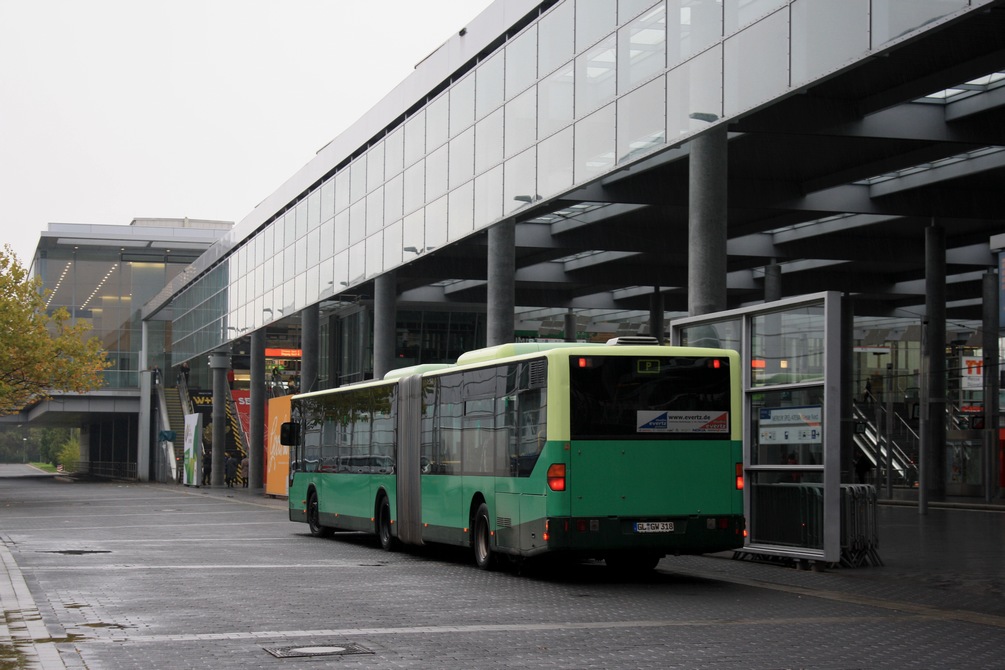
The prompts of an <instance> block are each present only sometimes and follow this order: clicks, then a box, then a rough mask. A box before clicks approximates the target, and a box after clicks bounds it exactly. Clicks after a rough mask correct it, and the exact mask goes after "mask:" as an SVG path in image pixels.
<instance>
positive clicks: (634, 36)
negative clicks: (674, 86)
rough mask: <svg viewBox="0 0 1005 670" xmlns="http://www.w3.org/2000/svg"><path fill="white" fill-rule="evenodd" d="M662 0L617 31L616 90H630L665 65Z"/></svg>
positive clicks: (664, 29)
mask: <svg viewBox="0 0 1005 670" xmlns="http://www.w3.org/2000/svg"><path fill="white" fill-rule="evenodd" d="M666 33H667V30H666V8H665V7H664V6H663V3H660V4H659V5H657V6H656V7H653V8H652V9H651V10H649V11H648V12H646V13H645V14H643V15H642V16H640V17H638V18H637V19H635V20H634V21H632V22H631V23H629V24H628V25H627V26H625V27H624V28H622V29H621V30H619V31H618V90H620V91H621V92H624V91H629V90H631V89H632V88H634V87H635V86H636V85H638V84H639V83H641V82H643V81H645V80H647V79H651V78H652V77H653V76H654V75H656V74H657V73H659V72H662V71H663V69H664V68H665V67H666Z"/></svg>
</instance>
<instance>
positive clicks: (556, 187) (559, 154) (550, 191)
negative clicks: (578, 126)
mask: <svg viewBox="0 0 1005 670" xmlns="http://www.w3.org/2000/svg"><path fill="white" fill-rule="evenodd" d="M572 138H573V129H572V128H571V127H570V128H566V129H565V130H563V131H562V132H560V133H556V134H555V135H552V136H551V137H549V138H548V139H546V140H544V141H543V142H541V143H540V144H539V145H538V159H537V166H538V167H537V169H538V186H537V188H538V192H539V193H540V194H541V195H542V196H543V197H545V198H547V197H550V196H553V195H555V194H557V193H560V192H562V191H564V190H566V189H567V188H569V187H570V186H572V184H573V171H572V165H573V164H572V148H573V145H572Z"/></svg>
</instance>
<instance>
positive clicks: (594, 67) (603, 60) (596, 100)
mask: <svg viewBox="0 0 1005 670" xmlns="http://www.w3.org/2000/svg"><path fill="white" fill-rule="evenodd" d="M617 44H618V42H617V36H615V35H611V36H610V37H608V38H607V39H605V40H604V41H602V42H601V43H600V44H598V45H597V46H595V47H593V48H592V49H590V50H589V51H587V52H586V53H584V54H582V55H581V56H579V57H578V58H576V116H579V117H582V116H583V115H584V114H587V113H589V112H590V111H591V110H593V109H596V108H597V107H599V106H600V105H602V104H604V103H605V102H608V101H610V100H611V99H612V98H614V96H615V94H616V93H617V92H618V88H617V84H618V49H617Z"/></svg>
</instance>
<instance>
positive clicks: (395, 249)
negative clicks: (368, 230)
mask: <svg viewBox="0 0 1005 670" xmlns="http://www.w3.org/2000/svg"><path fill="white" fill-rule="evenodd" d="M402 246H403V245H402V242H401V221H395V222H394V223H392V224H391V225H389V226H387V227H386V228H384V268H385V269H387V270H390V269H391V268H393V267H397V266H398V265H401V248H402Z"/></svg>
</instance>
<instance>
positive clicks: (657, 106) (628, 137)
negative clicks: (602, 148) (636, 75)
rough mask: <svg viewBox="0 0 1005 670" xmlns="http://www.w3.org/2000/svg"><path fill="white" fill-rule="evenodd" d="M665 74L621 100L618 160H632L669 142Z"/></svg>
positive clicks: (619, 108) (619, 101)
mask: <svg viewBox="0 0 1005 670" xmlns="http://www.w3.org/2000/svg"><path fill="white" fill-rule="evenodd" d="M665 104H666V91H664V89H663V77H660V78H659V79H656V80H654V81H651V82H649V83H648V84H646V85H645V86H642V87H641V88H638V89H636V90H634V91H632V92H631V93H629V94H628V95H626V96H624V97H622V98H621V99H619V100H618V162H619V163H620V162H621V161H627V160H632V159H633V158H636V157H637V156H641V155H643V154H646V153H648V152H650V151H652V150H653V148H654V147H657V146H660V145H662V144H665V143H666V115H665V114H664V105H665Z"/></svg>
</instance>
